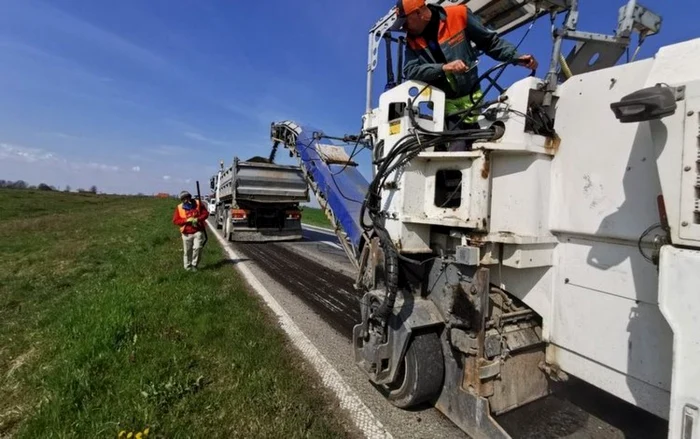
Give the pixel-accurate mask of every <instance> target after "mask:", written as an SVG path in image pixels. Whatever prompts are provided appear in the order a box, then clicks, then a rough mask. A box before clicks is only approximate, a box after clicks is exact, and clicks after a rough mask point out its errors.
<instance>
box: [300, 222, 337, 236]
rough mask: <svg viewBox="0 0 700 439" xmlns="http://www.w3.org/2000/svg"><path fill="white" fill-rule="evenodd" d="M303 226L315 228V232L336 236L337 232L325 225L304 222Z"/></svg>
mask: <svg viewBox="0 0 700 439" xmlns="http://www.w3.org/2000/svg"><path fill="white" fill-rule="evenodd" d="M301 228H302V229H309V230H313V231H314V232H319V233H325V234H326V235H331V236H335V232H333V229H326V228H323V227H317V226H312V225H309V224H302V225H301Z"/></svg>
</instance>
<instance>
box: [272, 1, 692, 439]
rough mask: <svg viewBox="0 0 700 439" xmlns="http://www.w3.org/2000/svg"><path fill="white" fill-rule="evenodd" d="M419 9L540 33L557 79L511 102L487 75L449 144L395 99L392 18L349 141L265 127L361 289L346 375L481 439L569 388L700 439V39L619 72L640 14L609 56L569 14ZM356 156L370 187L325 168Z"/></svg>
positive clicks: (405, 98)
mask: <svg viewBox="0 0 700 439" xmlns="http://www.w3.org/2000/svg"><path fill="white" fill-rule="evenodd" d="M428 3H429V4H433V5H439V6H443V7H465V6H466V5H468V6H469V8H470V11H469V13H473V14H475V15H476V16H478V17H479V19H480V20H481V21H482V22H483V23H484V24H485V25H487V26H490V27H491V28H492V29H494V30H495V31H496V32H498V33H499V34H501V35H503V34H505V33H508V32H510V31H512V30H514V29H517V28H518V27H521V26H524V25H527V24H531V23H533V21H534V20H536V19H537V18H538V17H540V16H545V17H547V16H549V17H551V19H552V23H554V27H555V28H556V29H555V30H554V32H552V38H553V41H552V57H551V59H550V60H549V61H550V62H549V64H548V70H547V72H546V74H545V75H542V76H541V77H538V76H537V75H536V74H534V73H535V72H532V73H533V74H532V75H527V73H526V71H525V72H523V78H522V79H519V80H517V81H515V82H514V83H511V84H503V83H501V82H499V77H500V76H501V75H500V74H501V73H502V72H503V70H504V69H506V68H509V66H510V65H511V64H509V63H498V64H496V65H494V66H493V67H491V68H488V69H485V70H484V71H483V73H481V72H480V76H479V78H478V81H479V83H480V84H479V86H480V87H481V89H482V90H483V95H484V97H483V98H481V99H476V100H475V102H474V104H475V105H474V106H473V107H472V109H469V110H467V112H464V111H462V113H463V114H464V115H467V113H470V114H471V115H472V116H476V117H477V118H478V126H476V127H466V128H464V127H461V128H459V129H456V130H448V129H446V126H445V125H446V124H445V118H446V114H445V112H446V106H445V100H446V98H445V93H444V92H443V91H442V90H440V89H439V88H436V87H433V86H431V85H429V84H426V83H423V82H421V81H415V80H406V79H405V78H402V77H401V72H402V70H401V68H402V66H401V60H400V58H401V57H400V55H401V53H403V52H402V50H403V46H404V44H405V42H406V40H405V37H404V36H403V34H402V22H401V19H400V18H399V17H397V14H396V11H395V10H391V11H389V13H388V14H387V15H386V16H385V17H383V18H382V19H380V20H379V21H378V22H377V23H376V25H375V26H374V27H372V28H371V29H370V32H369V35H368V37H369V47H368V66H367V72H368V73H367V74H368V77H367V92H366V98H367V105H366V111H365V113H364V115H363V116H362V123H363V129H362V131H361V133H359V134H358V135H355V136H346V137H340V136H337V135H336V136H332V135H329V134H326V133H324V131H323V130H320V129H317V128H316V127H310V126H303V125H300V124H297V123H295V122H293V121H278V122H273V123H272V126H271V140H272V142H273V149H274V148H277V147H278V146H279V145H283V146H284V147H286V148H288V149H289V150H290V152H291V153H292V155H294V156H296V157H297V158H298V160H299V163H300V165H301V166H302V169H303V173H304V176H305V178H306V179H307V181H308V182H309V187H310V188H311V189H312V190H313V192H314V194H315V195H316V197H317V198H318V200H319V204H320V205H321V207H322V208H323V209H324V211H325V212H326V214H327V216H328V218H329V219H330V220H331V222H332V224H333V225H334V226H335V231H336V233H337V234H338V237H339V239H340V241H341V244H342V245H343V248H344V249H345V250H346V252H347V254H348V257H349V259H350V261H351V262H352V263H353V264H354V266H355V267H356V269H357V279H356V286H357V288H358V289H359V290H360V291H361V292H362V293H363V299H362V300H361V320H360V321H358V322H357V325H356V326H355V327H354V330H353V333H352V335H351V336H352V340H353V343H352V346H353V349H354V356H355V364H356V366H357V367H358V368H359V369H360V370H361V371H362V372H363V373H364V374H366V376H367V378H368V379H369V381H371V382H372V383H373V384H374V385H375V387H376V388H377V389H378V390H379V391H380V392H382V394H383V395H384V396H385V397H386V398H387V399H388V400H389V401H391V402H392V403H393V404H394V405H396V406H397V407H400V408H406V409H408V408H410V407H414V406H416V405H418V404H422V403H426V402H427V403H430V404H432V405H434V406H435V407H436V408H437V409H438V410H440V411H441V412H443V413H444V414H445V415H446V416H447V417H448V418H449V419H450V420H452V421H453V422H454V423H455V424H456V425H457V426H459V427H460V428H462V429H463V430H464V431H465V432H467V433H468V434H469V435H471V436H472V437H474V438H501V439H505V438H508V437H510V436H509V434H508V433H507V432H506V431H505V429H504V428H502V426H501V425H499V423H498V422H497V415H500V414H504V413H507V412H510V411H511V410H515V409H517V408H519V407H522V406H524V405H525V404H528V403H530V402H532V401H535V400H538V399H540V398H543V397H546V396H547V395H550V394H551V392H552V391H553V389H554V388H555V387H556V386H555V383H557V382H565V381H566V380H568V379H570V377H575V378H577V379H581V380H583V381H585V382H587V383H589V384H591V385H593V386H596V387H598V388H599V389H602V390H603V391H605V392H608V393H610V394H612V395H614V396H616V397H617V398H619V399H620V400H622V401H626V402H627V403H629V404H632V405H634V406H636V407H639V408H641V409H643V410H645V411H646V412H648V413H650V414H652V415H655V416H657V417H659V418H662V419H665V420H668V437H669V438H673V439H676V438H683V439H698V438H700V374H699V373H698V364H700V330H699V329H698V328H700V326H699V325H700V294H699V293H698V291H699V288H700V165H699V163H700V141H699V140H698V139H699V138H700V71H699V70H698V69H696V68H694V67H693V66H696V67H698V66H700V38H699V39H694V40H689V41H682V42H677V43H675V44H672V45H669V46H666V47H662V48H661V49H659V50H658V51H657V53H656V54H655V55H654V56H653V57H652V58H648V59H635V56H636V55H637V53H638V51H637V50H635V51H634V52H633V53H634V55H633V56H632V58H631V59H629V61H627V62H625V61H623V55H624V54H625V53H629V52H628V50H627V49H628V48H629V46H630V45H631V42H632V40H633V36H634V35H635V34H638V36H639V42H640V44H641V42H643V41H644V39H645V38H647V37H650V36H652V35H654V34H656V33H658V32H659V31H660V28H661V22H662V19H661V17H660V16H659V15H657V14H655V13H654V12H652V11H650V10H649V9H647V8H645V7H643V6H641V5H639V4H637V3H636V2H635V1H633V0H631V1H629V2H627V4H625V5H623V6H622V7H621V8H620V10H619V13H618V16H617V21H618V22H617V28H616V31H615V33H614V34H613V35H603V34H595V33H590V32H584V31H579V30H577V29H576V27H577V23H578V15H579V7H578V1H575V0H544V1H527V0H512V1H508V2H505V1H502V0H498V1H490V0H473V1H463V0H429V1H428ZM593 13H596V12H593ZM557 17H558V18H563V20H561V22H560V24H556V22H555V19H556V18H557ZM601 18H602V17H601ZM543 21H547V23H546V25H548V26H549V20H543ZM611 21H612V20H611ZM453 24H455V23H451V24H450V26H452V25H453ZM569 40H572V41H575V42H576V44H575V45H574V46H573V48H572V50H571V52H570V53H568V54H565V53H563V50H562V47H563V44H562V43H563V42H564V41H569ZM384 44H385V45H386V48H387V50H386V59H387V85H386V87H385V89H384V91H383V93H381V95H380V96H379V99H378V103H375V102H376V101H374V98H373V96H374V94H373V91H372V85H373V79H374V76H373V75H374V72H375V69H376V67H377V65H378V51H379V50H380V49H381V48H382V45H384ZM396 45H398V47H399V74H398V75H394V73H393V62H392V60H391V53H392V50H393V49H396ZM392 48H393V49H392ZM452 116H454V114H453V115H452ZM452 142H465V144H466V145H468V147H467V148H465V149H464V150H462V151H450V148H448V145H449V144H451V143H452ZM357 145H361V147H362V148H366V149H367V150H369V151H370V154H371V158H372V165H373V173H372V178H371V180H370V181H367V180H366V179H365V178H364V177H363V175H362V174H361V173H360V172H359V170H358V167H357V166H356V165H353V164H352V163H349V162H348V163H345V164H344V163H340V162H339V161H338V160H337V157H338V154H337V153H333V154H328V152H329V151H331V152H332V151H336V150H337V149H338V148H341V149H349V148H353V150H354V149H355V148H356V147H357ZM331 155H332V156H333V157H336V159H334V160H329V159H328V157H330V156H331ZM351 156H354V154H351Z"/></svg>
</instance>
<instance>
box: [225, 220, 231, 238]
mask: <svg viewBox="0 0 700 439" xmlns="http://www.w3.org/2000/svg"><path fill="white" fill-rule="evenodd" d="M230 228H231V221H230V220H229V219H228V218H226V219H224V238H226V241H229V242H230V241H231V232H230V231H229V229H230Z"/></svg>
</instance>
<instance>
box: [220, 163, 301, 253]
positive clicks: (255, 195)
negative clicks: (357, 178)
mask: <svg viewBox="0 0 700 439" xmlns="http://www.w3.org/2000/svg"><path fill="white" fill-rule="evenodd" d="M210 186H211V190H212V192H213V197H212V201H213V203H214V204H215V210H214V215H213V217H214V223H215V225H216V228H217V229H222V230H223V235H224V237H225V238H226V239H228V240H229V241H258V242H261V241H263V242H264V241H293V240H299V239H301V238H302V228H301V215H302V213H301V208H300V203H303V202H308V201H309V191H308V186H307V184H306V180H304V177H303V176H302V172H301V170H300V168H299V166H289V165H279V164H275V163H273V162H272V161H271V160H269V159H267V158H264V157H253V158H251V159H250V160H247V161H243V160H240V159H239V158H238V157H234V158H233V163H232V164H231V166H229V167H227V168H224V162H223V161H222V162H220V164H219V172H218V173H217V174H215V175H214V176H212V177H211V181H210Z"/></svg>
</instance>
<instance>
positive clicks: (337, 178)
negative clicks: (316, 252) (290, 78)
mask: <svg viewBox="0 0 700 439" xmlns="http://www.w3.org/2000/svg"><path fill="white" fill-rule="evenodd" d="M319 133H320V131H318V130H314V129H312V128H309V127H301V126H299V125H297V124H295V123H294V122H291V121H284V122H279V123H272V127H271V134H270V137H271V139H272V142H273V149H276V148H277V147H278V146H279V145H280V144H282V146H284V147H285V148H287V149H289V151H290V153H291V155H292V156H294V157H296V158H297V159H298V160H299V165H300V167H301V170H302V173H303V175H304V178H305V179H306V181H307V183H308V185H309V188H311V190H312V191H313V193H314V195H315V196H316V199H317V200H318V203H319V205H320V206H321V209H322V210H323V212H324V214H325V215H326V217H327V218H328V220H329V221H330V223H331V224H332V225H333V231H334V232H335V234H336V235H337V236H338V239H339V241H340V244H341V245H342V247H343V250H345V253H346V254H347V255H348V258H349V259H350V261H351V262H352V264H353V265H354V266H355V268H357V269H358V270H359V267H360V256H361V253H362V247H363V246H364V244H365V243H366V242H368V239H367V236H366V232H365V231H364V229H363V228H362V224H361V221H360V212H361V207H362V203H363V201H364V199H365V195H366V193H367V188H368V187H369V183H368V182H367V180H366V179H365V178H364V177H363V176H362V174H361V173H360V171H359V170H358V169H357V164H356V163H354V162H353V161H352V158H351V157H350V156H348V154H347V153H346V152H345V149H344V148H343V146H342V142H339V141H338V140H337V139H331V138H329V137H322V136H320V135H319ZM337 143H341V144H340V145H338V144H337ZM353 143H354V142H353Z"/></svg>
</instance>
